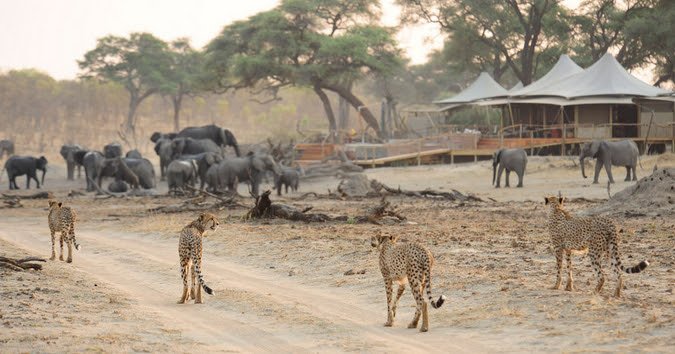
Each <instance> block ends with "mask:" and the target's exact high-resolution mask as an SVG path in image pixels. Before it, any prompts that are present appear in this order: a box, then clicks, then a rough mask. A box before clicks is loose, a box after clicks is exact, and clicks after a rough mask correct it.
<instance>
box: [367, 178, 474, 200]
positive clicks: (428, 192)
mask: <svg viewBox="0 0 675 354" xmlns="http://www.w3.org/2000/svg"><path fill="white" fill-rule="evenodd" d="M370 187H371V188H372V189H373V190H374V191H376V192H378V193H380V194H384V193H383V191H384V192H386V193H389V194H394V195H405V196H408V197H417V198H433V199H443V200H453V201H463V202H464V201H476V202H484V200H483V199H481V198H478V197H476V196H474V195H470V194H469V195H466V194H463V193H461V192H460V191H458V190H456V189H453V190H452V192H440V191H435V190H433V189H425V190H421V191H407V190H403V189H401V187H398V188H391V187H389V186H387V185H386V184H384V183H381V182H379V181H377V180H375V179H373V180H371V181H370Z"/></svg>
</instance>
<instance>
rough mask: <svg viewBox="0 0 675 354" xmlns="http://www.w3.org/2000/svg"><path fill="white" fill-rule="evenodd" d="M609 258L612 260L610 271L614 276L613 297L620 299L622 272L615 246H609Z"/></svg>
mask: <svg viewBox="0 0 675 354" xmlns="http://www.w3.org/2000/svg"><path fill="white" fill-rule="evenodd" d="M609 257H610V258H611V259H612V271H613V272H614V274H616V289H615V290H614V296H615V297H621V289H622V288H623V271H621V259H620V258H619V252H618V251H617V246H616V245H614V244H611V243H610V245H609Z"/></svg>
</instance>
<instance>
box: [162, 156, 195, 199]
mask: <svg viewBox="0 0 675 354" xmlns="http://www.w3.org/2000/svg"><path fill="white" fill-rule="evenodd" d="M166 178H167V182H168V184H169V192H171V191H173V192H176V191H177V190H179V189H180V190H183V189H184V188H185V186H186V185H191V186H192V187H194V186H195V183H196V182H197V163H196V162H195V160H187V161H181V160H173V161H171V163H170V164H169V167H167V169H166Z"/></svg>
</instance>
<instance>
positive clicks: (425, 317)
mask: <svg viewBox="0 0 675 354" xmlns="http://www.w3.org/2000/svg"><path fill="white" fill-rule="evenodd" d="M422 301H423V302H422V327H421V328H420V332H427V331H428V330H429V304H428V303H427V302H426V301H424V300H422Z"/></svg>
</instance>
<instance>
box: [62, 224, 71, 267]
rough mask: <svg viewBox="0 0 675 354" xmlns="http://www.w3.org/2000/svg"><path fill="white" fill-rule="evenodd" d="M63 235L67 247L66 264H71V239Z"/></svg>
mask: <svg viewBox="0 0 675 354" xmlns="http://www.w3.org/2000/svg"><path fill="white" fill-rule="evenodd" d="M63 233H64V236H63V237H64V238H65V239H66V246H68V258H66V262H67V263H73V239H72V238H70V236H67V235H65V233H66V232H65V231H64V232H63Z"/></svg>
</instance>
